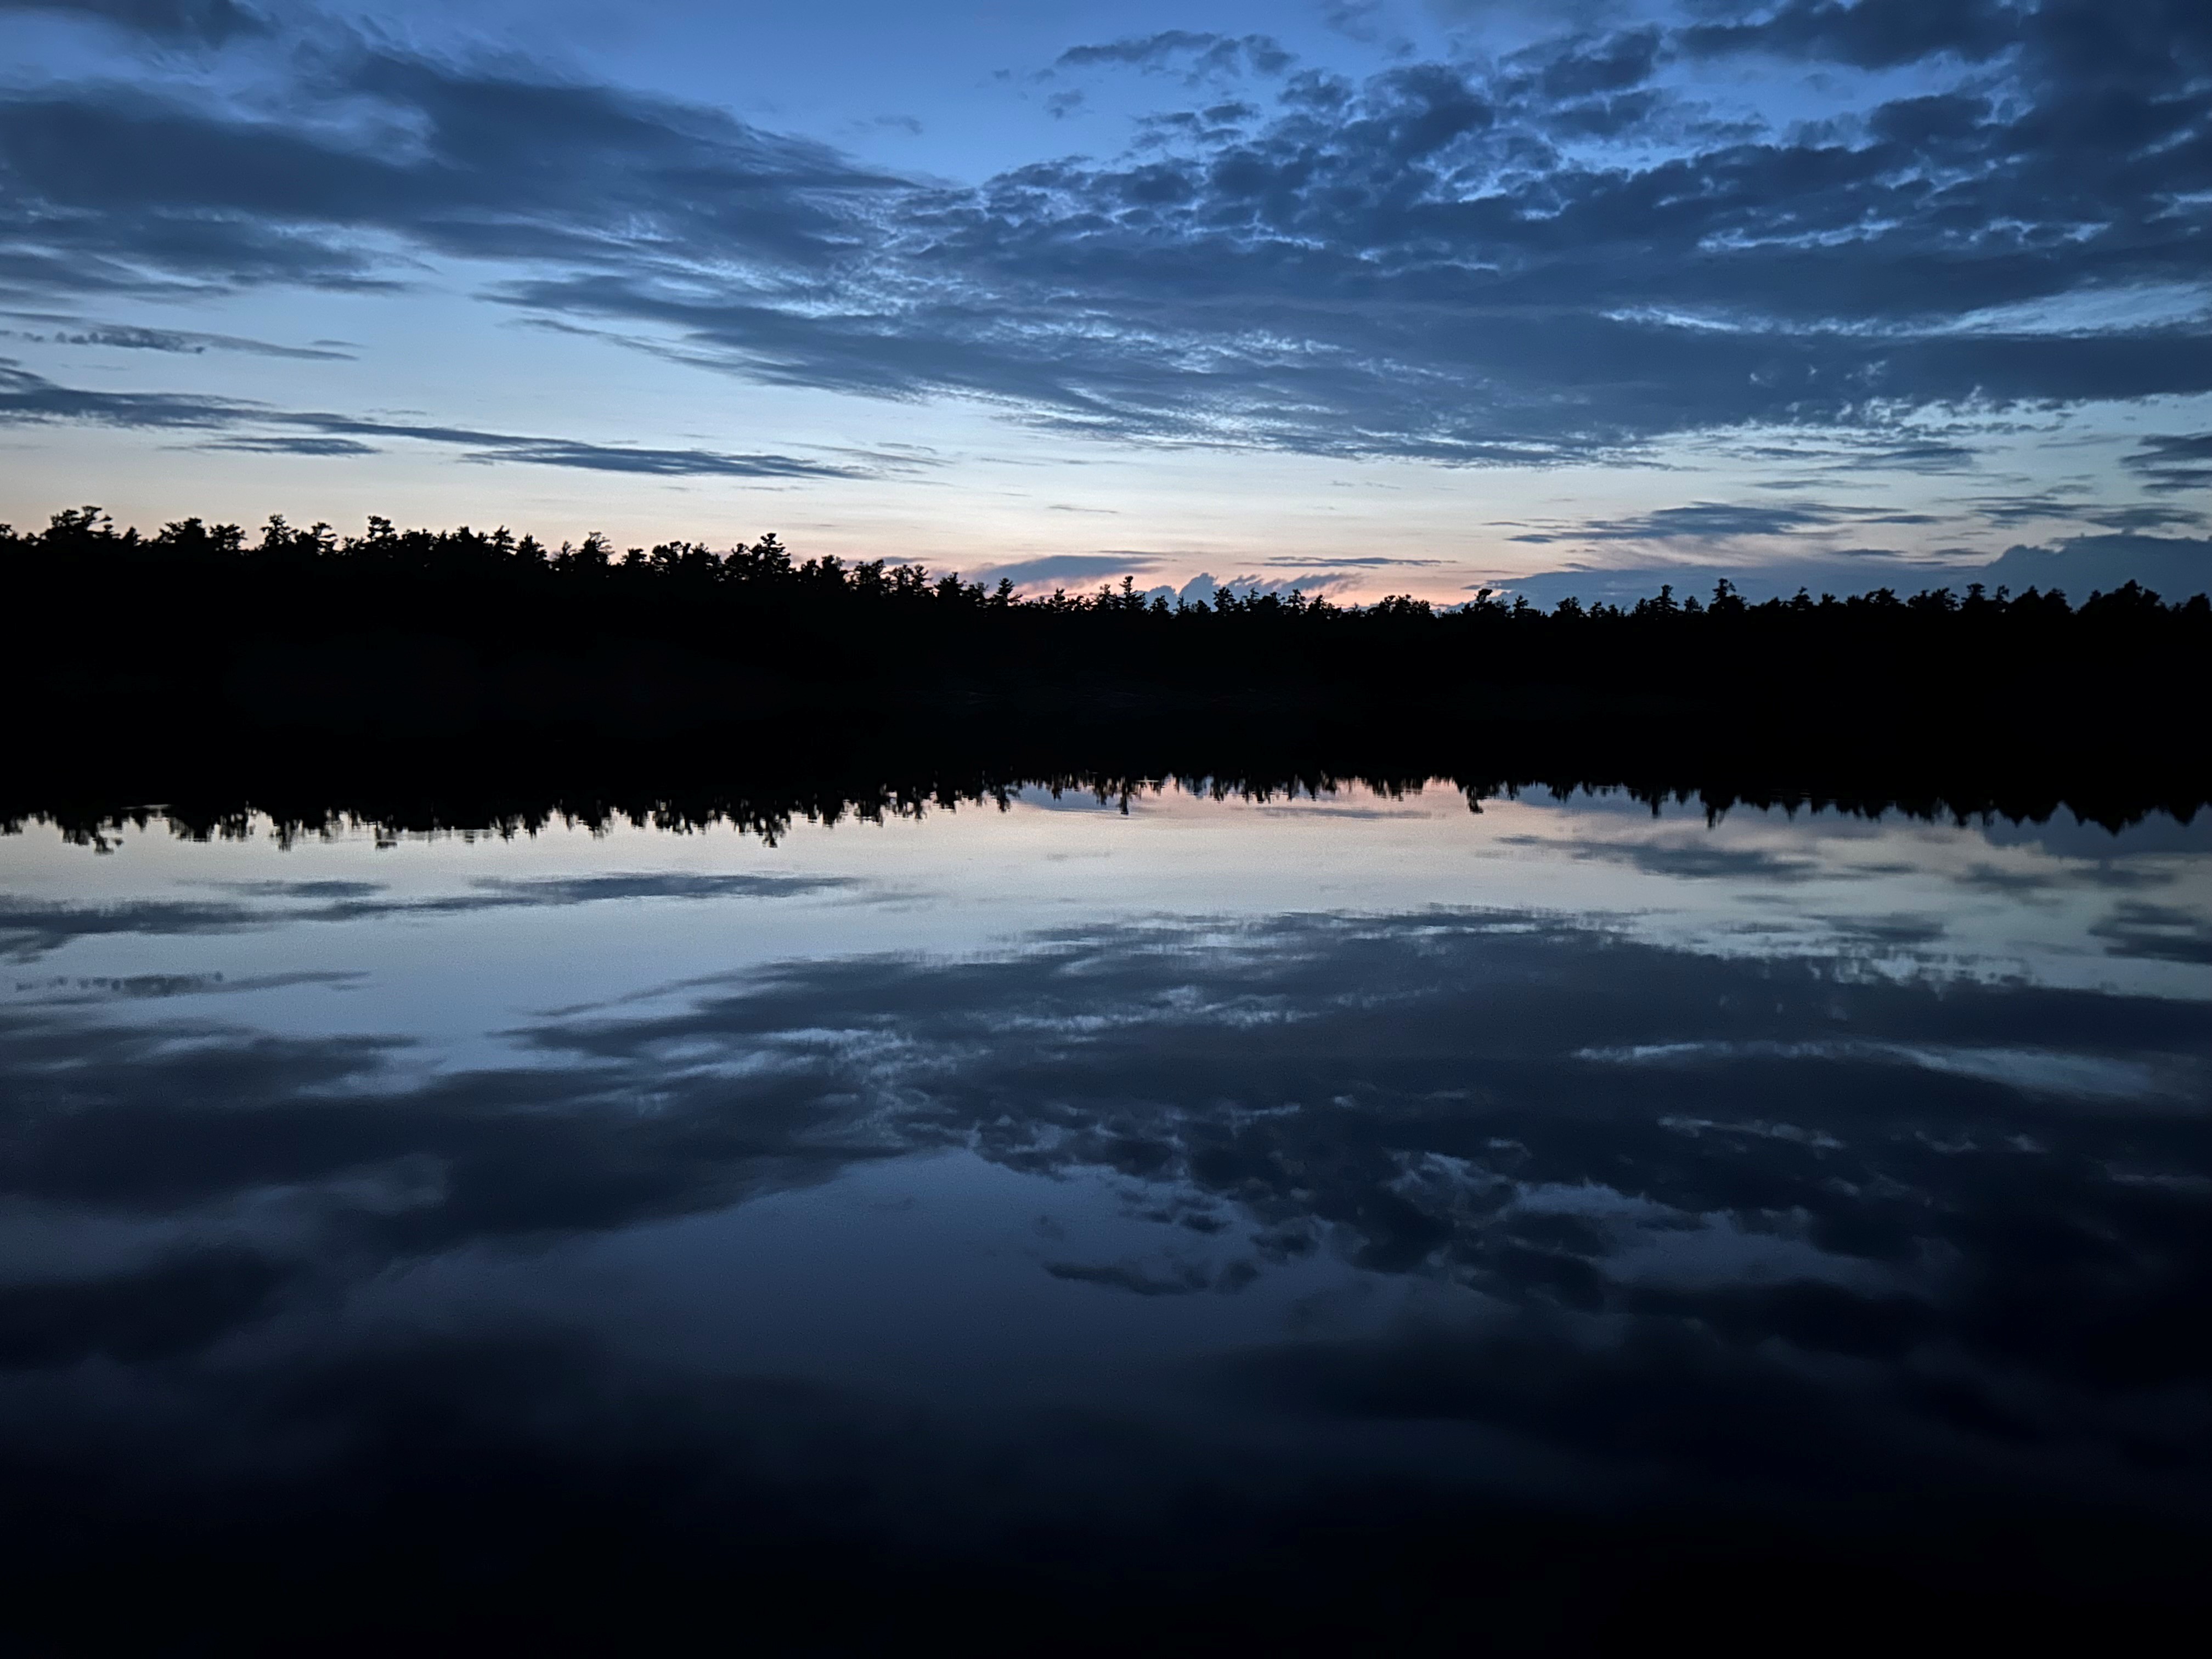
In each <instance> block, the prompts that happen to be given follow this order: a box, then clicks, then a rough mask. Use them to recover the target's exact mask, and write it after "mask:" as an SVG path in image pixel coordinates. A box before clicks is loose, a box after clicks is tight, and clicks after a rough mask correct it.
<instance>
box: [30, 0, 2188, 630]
mask: <svg viewBox="0 0 2212 1659" xmlns="http://www.w3.org/2000/svg"><path fill="white" fill-rule="evenodd" d="M2209 232H2212V5H2206V4H2205V3H2203V0H2048V3H2042V4H2036V3H2033V0H2016V3H2015V0H1860V3H1857V4H1856V5H1846V4H1843V3H1838V0H1784V3H1781V4H1778V5H1777V4H1766V3H1761V4H1747V3H1738V0H1682V3H1679V4H1674V5H1671V6H1669V5H1658V4H1630V3H1623V4H1613V3H1605V0H1588V3H1574V0H1570V3H1560V4H1553V5H1539V4H1534V3H1527V4H1516V3H1486V0H1273V3H1257V0H1182V3H1178V4H1173V5H1170V4H1166V3H1162V0H1117V3H1113V4H1106V3H1056V0H1030V3H1005V4H999V5H975V4H944V5H917V4H915V3H913V0H906V3H900V4H892V3H889V0H815V3H811V4H808V5H804V6H793V5H787V4H781V5H769V4H765V3H738V0H722V3H708V0H659V3H639V0H629V3H615V0H439V3H435V4H432V3H428V0H380V3H378V4H375V5H374V6H367V5H345V4H326V5H307V4H282V3H271V4H267V5H261V4H246V3H242V0H76V3H63V0H50V3H33V4H24V3H21V0H0V458H4V459H0V520H12V521H13V522H15V523H16V524H17V525H19V526H24V525H30V524H36V523H40V522H43V521H44V520H45V519H46V516H47V515H48V514H49V513H52V512H53V511H54V510H55V509H57V508H58V507H66V506H70V505H73V504H76V503H80V502H98V503H100V504H101V505H103V506H105V507H107V508H108V509H109V510H110V511H111V512H112V513H113V514H114V515H115V516H116V518H117V519H118V520H122V521H125V522H131V523H137V524H139V525H142V526H145V527H148V528H151V527H153V526H155V525H157V524H159V523H160V522H161V521H163V520H171V519H177V518H181V517H184V516H185V515H187V514H195V515H199V516H202V517H205V518H209V519H221V520H243V521H246V522H257V523H258V521H259V520H262V519H264V518H265V517H266V516H267V515H269V514H270V513H283V514H285V515H286V516H288V517H289V518H290V519H292V520H295V522H306V521H310V520H330V521H331V522H332V523H333V524H335V525H336V526H337V527H338V528H339V529H340V530H341V531H348V532H350V531H356V530H358V529H359V528H360V527H361V524H362V520H363V518H364V517H365V515H367V514H369V513H380V514H383V515H386V516H388V517H391V518H394V519H397V520H401V521H402V522H404V523H408V524H429V525H441V526H442V525H453V524H459V523H463V522H466V523H471V524H475V525H477V526H490V525H492V524H495V523H505V524H508V525H510V526H513V527H514V528H516V529H517V530H531V531H534V532H537V533H538V535H540V536H541V537H544V538H548V539H550V540H559V539H561V538H564V537H581V536H582V535H583V534H584V533H585V532H588V531H592V530H601V531H605V532H607V533H608V534H609V535H610V536H611V537H612V538H614V540H615V541H616V543H617V544H618V545H628V544H644V543H650V542H653V541H659V540H665V539H667V538H676V537H683V538H699V539H703V540H706V541H708V542H711V543H714V544H727V543H730V542H732V541H734V540H738V539H750V538H752V537H754V536H756V535H757V534H759V533H760V532H763V531H767V530H771V529H772V530H775V531H776V532H779V533H781V535H782V537H783V538H784V539H785V540H786V541H787V542H788V543H789V544H792V545H793V547H794V549H795V550H798V551H799V553H800V554H802V555H805V554H811V553H823V552H834V553H837V554H840V555H842V556H848V557H856V558H875V557H887V558H891V559H894V560H897V559H915V560H919V561H921V562H925V563H927V564H928V565H930V566H932V567H933V568H939V569H944V568H957V569H960V570H962V571H963V572H965V573H967V574H971V575H976V576H991V575H995V574H1000V573H1005V574H1011V575H1012V576H1014V577H1015V578H1016V579H1017V580H1021V581H1024V583H1026V584H1031V585H1042V586H1052V585H1054V583H1065V584H1066V585H1067V586H1077V587H1080V586H1094V585H1096V584H1097V582H1098V581H1099V580H1108V579H1112V580H1118V579H1119V578H1120V577H1121V575H1123V574H1129V575H1132V576H1133V577H1135V578H1136V579H1137V580H1138V582H1139V586H1146V587H1152V586H1170V587H1177V588H1182V587H1184V586H1185V585H1186V584H1188V583H1189V582H1191V581H1192V580H1193V579H1194V578H1198V577H1200V575H1201V573H1203V574H1204V575H1205V576H1206V578H1208V579H1210V580H1231V579H1237V578H1242V579H1246V580H1252V581H1255V582H1265V583H1280V584H1285V585H1290V584H1297V585H1300V586H1304V587H1306V588H1307V589H1309V590H1312V589H1316V588H1321V589H1326V590H1328V591H1331V592H1335V593H1337V594H1338V595H1340V597H1343V598H1347V599H1358V598H1361V597H1371V596H1374V595H1377V594H1380V593H1383V592H1413V593H1416V594H1420V595H1423V596H1425V597H1428V598H1431V599H1437V600H1441V601H1445V602H1454V601H1457V600H1460V599H1465V598H1466V597H1467V596H1468V591H1469V590H1470V588H1474V587H1479V586H1485V585H1489V586H1515V587H1518V588H1521V589H1522V590H1523V591H1527V592H1531V593H1533V594H1535V595H1536V596H1538V597H1540V598H1549V597H1556V596H1557V595H1558V594H1559V593H1561V592H1566V591H1569V589H1570V588H1573V589H1575V590H1576V591H1579V592H1584V593H1590V592H1596V591H1601V590H1603V589H1605V588H1606V587H1607V586H1611V587H1612V588H1613V589H1615V590H1618V591H1629V590H1632V589H1634V588H1635V587H1637V586H1638V585H1639V584H1648V583H1650V582H1656V580H1661V579H1664V578H1668V577H1671V578H1673V579H1674V580H1705V579H1707V578H1709V577H1710V575H1711V573H1713V572H1714V571H1716V570H1718V569H1723V568H1730V569H1737V570H1738V571H1739V573H1740V574H1741V576H1742V578H1743V580H1746V581H1747V584H1748V585H1750V586H1753V588H1754V590H1756V589H1758V588H1759V587H1761V586H1772V585H1774V584H1781V585H1783V586H1789V587H1794V586H1796V583H1797V582H1798V581H1800V580H1804V581H1807V582H1808V583H1809V584H1810V585H1811V586H1814V589H1815V590H1816V591H1817V590H1818V589H1820V588H1821V587H1822V586H1827V587H1832V588H1835V589H1838V591H1841V590H1843V589H1844V588H1847V587H1852V586H1868V585H1872V584H1875V583H1881V584H1887V585H1894V586H1908V587H1909V586H1920V585H1922V584H1923V582H1924V581H1930V580H1936V579H1939V578H1940V579H1943V580H1953V579H1955V578H1957V577H1958V576H1959V575H1960V567H1963V566H1966V565H1969V564H1978V563H1980V562H1985V561H1988V560H1990V559H1993V558H1995V557H1996V556H1998V555H2000V554H2002V553H2004V552H2005V551H2006V550H2008V549H2015V548H2016V549H2052V550H2056V551H2055V552H2053V553H2051V554H2049V555H2037V554H2033V553H2028V552H2017V553H2015V554H2013V555H2011V556H2008V560H2007V562H2006V563H2005V564H2004V566H2003V567H2002V569H2001V570H2000V572H1999V574H2001V575H2004V576H2008V577H2010V578H2011V579H2013V580H2015V584H2016V585H2017V584H2018V582H2019V581H2020V580H2021V576H2022V575H2023V574H2026V575H2030V576H2032V575H2033V574H2034V573H2035V572H2036V571H2039V570H2048V571H2049V572H2051V573H2052V574H2054V575H2060V576H2063V578H2064V585H2066V586H2069V587H2074V588H2076V589H2077V590H2082V589H2086V587H2087V586H2091V585H2094V583H2095V581H2096V580H2104V581H2105V585H2108V586H2109V585H2110V582H2111V580H2118V578H2119V577H2120V576H2122V575H2124V574H2142V575H2144V576H2145V577H2146V579H2148V580H2152V581H2153V583H2154V586H2160V587H2161V588H2162V589H2164V590H2165V591H2166V592H2168V593H2169V595H2172V594H2174V593H2176V592H2178V591H2180V590H2183V589H2185V590H2186V591H2196V590H2195V589H2194V588H2192V587H2188V586H2187V584H2188V583H2190V582H2191V581H2192V580H2196V579H2197V578H2196V576H2195V574H2194V573H2197V572H2200V571H2202V572H2205V573H2208V574H2212V543H2208V542H2207V541H2206V540H2205V539H2204V538H2205V536H2206V530H2207V523H2208V516H2209V515H2212V234H2208V233H2209ZM1558 573H1571V574H1558ZM1607 573H1610V574H1607ZM2202 585H2204V586H2212V580H2206V581H2204V582H2203V584H2202ZM1199 591H1201V592H1202V591H1204V589H1203V584H1201V586H1200V590H1199Z"/></svg>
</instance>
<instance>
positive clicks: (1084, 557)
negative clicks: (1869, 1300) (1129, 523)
mask: <svg viewBox="0 0 2212 1659" xmlns="http://www.w3.org/2000/svg"><path fill="white" fill-rule="evenodd" d="M1159 562H1160V561H1159V556H1158V555H1157V554H1152V553H1048V554H1044V555H1042V556H1040V557H1037V558H1034V559H1018V560H1016V561H1015V562H1013V563H1012V564H994V565H990V566H987V567H986V568H983V569H981V570H978V571H976V572H975V574H974V575H973V576H972V577H971V578H970V580H975V581H980V582H983V583H986V584H988V583H991V582H995V581H998V580H1000V579H1002V578H1003V579H1004V580H1007V581H1010V582H1012V583H1013V584H1014V586H1017V587H1026V586H1030V584H1031V583H1034V582H1082V581H1090V580H1094V579H1096V578H1098V577H1101V576H1120V575H1125V574H1127V575H1141V574H1144V573H1145V572H1146V571H1148V570H1151V569H1152V568H1154V567H1156V566H1157V565H1158V563H1159Z"/></svg>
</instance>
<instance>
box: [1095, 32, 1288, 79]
mask: <svg viewBox="0 0 2212 1659" xmlns="http://www.w3.org/2000/svg"><path fill="white" fill-rule="evenodd" d="M1294 61H1295V60H1294V59H1293V58H1292V57H1291V54H1290V53H1289V52H1285V51H1284V50H1283V48H1282V46H1281V45H1280V44H1279V42H1277V41H1275V40H1272V39H1270V38H1269V37H1268V36H1267V35H1264V34H1247V35H1243V36H1241V37H1240V36H1236V35H1227V34H1210V33H1199V32H1195V31H1193V30H1190V29H1164V30H1162V31H1161V32H1160V33H1157V34H1148V35H1144V36H1141V37H1138V38H1134V39H1131V40H1112V41H1108V42H1106V43H1105V44H1103V45H1101V46H1071V47H1070V48H1069V49H1068V50H1067V51H1066V52H1062V53H1060V56H1059V58H1056V59H1055V60H1054V68H1055V69H1095V68H1097V67H1099V66H1101V65H1109V64H1111V65H1121V66H1126V67H1127V68H1131V69H1140V70H1155V71H1157V70H1170V69H1172V70H1179V71H1180V72H1181V73H1182V74H1183V75H1185V76H1188V78H1189V79H1190V80H1192V81H1194V82H1195V81H1200V80H1203V79H1205V78H1206V77H1207V76H1223V75H1236V74H1241V73H1243V72H1245V71H1246V70H1249V71H1250V72H1251V73H1252V74H1255V75H1280V74H1282V73H1283V72H1284V71H1285V70H1287V69H1289V68H1290V67H1291V64H1292V63H1293V62H1294Z"/></svg>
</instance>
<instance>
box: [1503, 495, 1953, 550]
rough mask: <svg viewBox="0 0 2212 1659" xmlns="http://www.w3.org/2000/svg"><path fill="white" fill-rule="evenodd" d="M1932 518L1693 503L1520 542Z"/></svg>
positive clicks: (1798, 504) (1801, 505)
mask: <svg viewBox="0 0 2212 1659" xmlns="http://www.w3.org/2000/svg"><path fill="white" fill-rule="evenodd" d="M1936 522H1937V520H1936V519H1935V518H1933V517H1932V516H1930V515H1929V514H1927V513H1899V512H1896V511H1894V510H1891V511H1883V510H1881V509H1879V508H1875V507H1844V506H1838V505H1836V504H1833V503H1829V502H1822V501H1771V502H1770V501H1753V502H1729V501H1693V502H1692V503H1690V504H1689V505H1688V506H1686V507H1659V508H1657V509H1656V510H1655V511H1652V512H1650V513H1637V514H1635V515H1633V516H1632V517H1628V518H1620V519H1589V520H1584V521H1583V522H1582V523H1581V524H1578V525H1577V526H1574V527H1573V528H1572V529H1571V530H1568V529H1557V530H1553V529H1546V530H1541V531H1529V532H1523V533H1522V534H1521V535H1517V536H1515V537H1514V538H1512V539H1513V540H1515V541H1516V542H1556V541H1589V542H1664V541H1725V540H1728V539H1729V538H1734V537H1739V536H1786V535H1790V534H1791V533H1793V532H1802V531H1808V530H1824V529H1830V528H1834V527H1839V526H1850V525H1862V524H1905V525H1924V524H1934V523H1936Z"/></svg>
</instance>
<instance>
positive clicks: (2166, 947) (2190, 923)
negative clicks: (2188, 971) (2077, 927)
mask: <svg viewBox="0 0 2212 1659" xmlns="http://www.w3.org/2000/svg"><path fill="white" fill-rule="evenodd" d="M2089 936H2090V937H2091V938H2092V939H2102V940H2103V941H2104V943H2105V950H2106V953H2107V954H2108V955H2111V956H2116V957H2150V958H2152V959H2154V960H2156V961H2160V962H2190V963H2202V964H2204V965H2207V966H2212V921H2206V920H2205V918H2203V916H2199V915H2191V914H2190V913H2189V912H2188V911H2186V910H2177V909H2174V908H2170V907H2168V906H2166V905H2162V904H2150V903H2146V902H2143V901H2142V900H2129V901H2126V902H2123V903H2122V904H2121V905H2119V907H2118V908H2116V909H2115V910H2114V911H2113V912H2112V915H2109V916H2107V917H2106V918H2105V919H2104V920H2103V921H2100V922H2099V923H2097V924H2096V925H2095V926H2094V927H2092V928H2090V930H2089Z"/></svg>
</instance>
